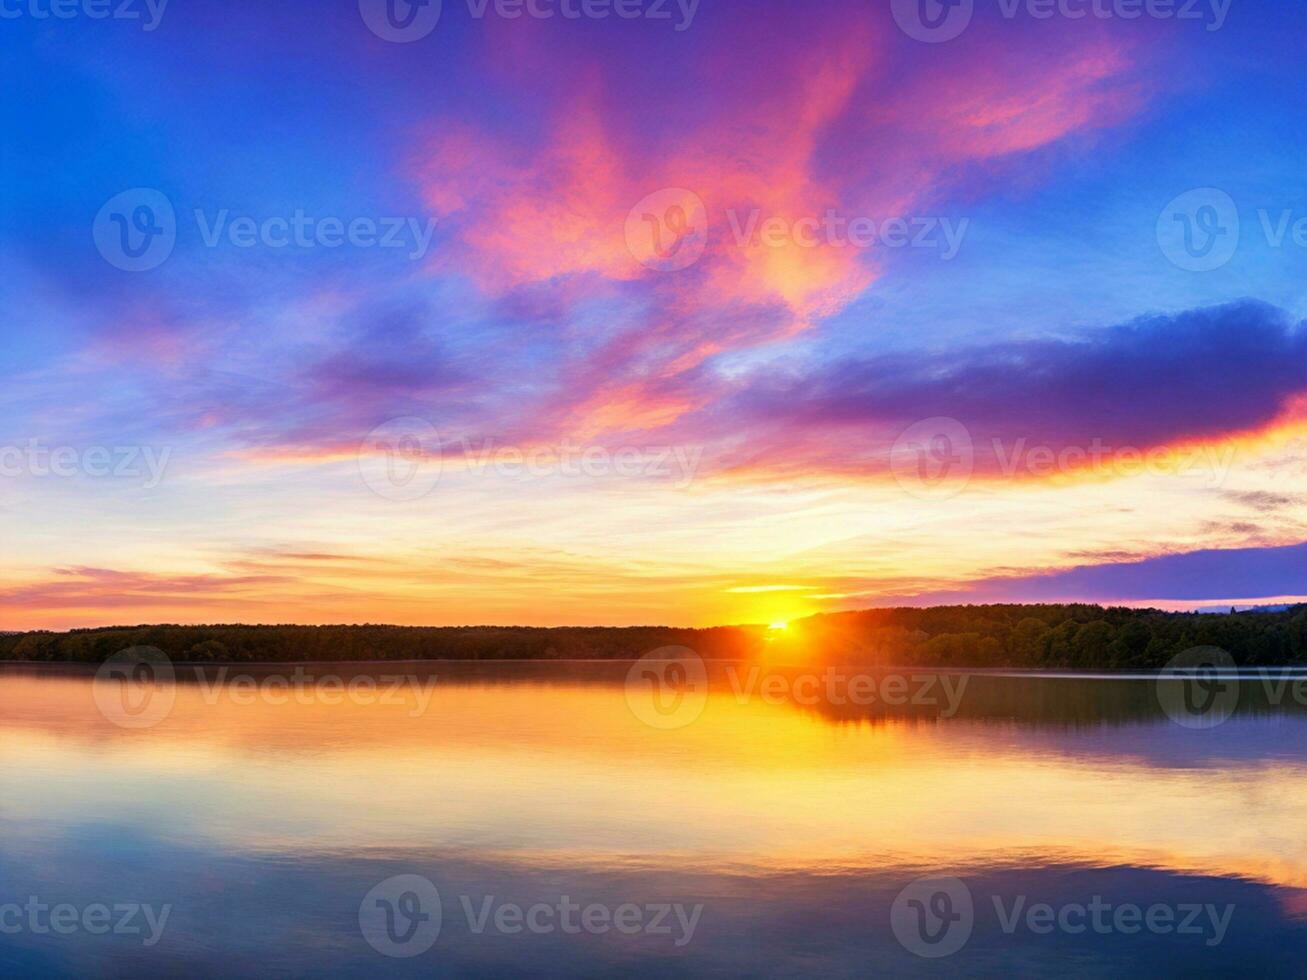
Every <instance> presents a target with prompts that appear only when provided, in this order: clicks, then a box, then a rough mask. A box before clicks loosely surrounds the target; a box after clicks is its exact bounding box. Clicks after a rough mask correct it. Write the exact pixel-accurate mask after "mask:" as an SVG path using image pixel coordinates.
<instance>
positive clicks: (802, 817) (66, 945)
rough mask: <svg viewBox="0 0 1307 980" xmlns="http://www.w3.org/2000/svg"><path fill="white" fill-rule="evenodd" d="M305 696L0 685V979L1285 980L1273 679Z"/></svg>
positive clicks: (1297, 775) (1291, 809) (828, 677)
mask: <svg viewBox="0 0 1307 980" xmlns="http://www.w3.org/2000/svg"><path fill="white" fill-rule="evenodd" d="M312 670H313V672H314V676H305V675H304V674H301V673H297V672H296V669H295V668H294V667H278V668H261V669H258V670H253V669H251V668H249V667H233V668H230V669H228V671H227V673H226V674H225V675H223V674H221V672H219V671H216V670H214V669H209V670H207V671H206V672H205V673H204V675H202V676H196V675H195V673H194V671H193V670H191V669H187V668H182V667H178V668H177V669H176V671H177V682H176V683H175V684H170V683H167V678H166V677H160V676H158V675H154V677H155V680H154V681H153V682H151V680H150V676H151V675H149V674H146V675H142V676H140V677H136V676H134V675H133V676H129V677H128V679H127V680H125V681H123V680H120V679H118V678H114V677H102V678H101V679H100V680H99V681H97V680H95V679H94V675H93V674H92V673H91V672H89V671H85V670H80V669H60V670H52V669H48V668H37V667H22V666H12V665H11V666H9V667H7V668H6V667H0V974H3V975H13V976H21V975H88V974H90V975H116V976H129V975H130V976H152V975H172V976H177V975H186V976H190V977H202V976H216V975H227V976H230V975H241V974H248V975H259V976H286V975H304V974H312V975H320V976H365V975H369V976H370V975H380V974H388V975H390V974H393V975H399V976H407V975H415V976H416V975H441V976H443V975H448V976H485V977H491V976H504V975H511V974H528V975H536V976H559V977H562V976H569V977H570V976H612V975H623V976H663V975H670V974H676V975H682V974H684V975H692V976H732V975H746V974H747V975H752V976H794V975H803V976H838V977H844V976H848V977H853V976H857V977H863V976H867V975H873V976H874V975H877V974H880V975H888V976H916V975H920V976H992V977H1000V976H1012V975H1019V974H1032V973H1039V974H1044V975H1076V976H1103V977H1108V976H1112V977H1120V976H1168V975H1169V976H1180V975H1185V976H1192V975H1249V976H1254V975H1256V976H1267V975H1272V976H1291V975H1297V976H1302V975H1303V974H1304V972H1305V971H1307V713H1304V712H1303V709H1302V707H1301V704H1300V702H1301V701H1302V700H1304V697H1303V696H1302V695H1303V694H1304V691H1303V688H1305V687H1307V684H1303V683H1301V680H1302V675H1280V674H1275V675H1271V676H1270V677H1265V678H1264V677H1261V676H1253V675H1247V676H1244V677H1243V678H1242V679H1240V680H1237V681H1235V680H1232V679H1231V678H1228V677H1226V678H1220V677H1218V678H1215V679H1214V682H1215V685H1214V684H1212V683H1209V684H1208V685H1207V686H1206V687H1204V686H1201V685H1198V686H1195V685H1194V684H1193V683H1191V682H1189V681H1177V680H1163V681H1158V680H1157V679H1155V678H1149V677H1131V678H1104V677H1071V676H1060V677H1048V678H1031V677H1023V676H1012V675H984V674H981V675H968V676H965V677H964V676H962V675H956V674H954V675H946V676H943V677H941V676H940V675H935V674H930V673H927V672H913V671H905V672H903V673H901V674H897V675H895V674H884V673H879V674H875V675H862V676H858V675H856V672H855V671H853V670H849V669H845V670H843V671H835V672H834V674H832V673H831V672H829V671H827V670H826V669H825V668H821V669H816V668H814V669H812V670H810V671H802V670H798V669H786V670H781V669H777V668H766V667H751V666H748V665H721V664H718V665H714V666H713V667H712V668H711V669H709V670H708V671H707V676H706V678H705V677H703V676H701V675H700V674H699V673H698V671H699V670H700V665H699V664H697V663H693V662H692V663H690V664H688V666H687V665H685V664H675V665H672V666H668V665H667V664H666V663H665V662H658V663H656V664H653V665H652V666H651V664H650V663H645V664H636V665H633V664H631V663H630V662H623V663H605V664H596V663H584V664H582V663H558V664H523V663H503V664H477V665H468V664H449V663H439V664H425V665H414V664H388V665H373V666H371V667H369V668H368V669H367V671H366V672H361V669H360V668H356V667H346V666H336V667H330V666H322V665H318V666H315V667H313V668H312ZM383 674H384V675H388V676H387V677H380V675H383ZM241 675H245V676H241ZM1210 680H1213V679H1209V681H1210ZM1191 688H1192V689H1191ZM1230 690H1233V692H1234V696H1233V698H1230V696H1229V691H1230ZM55 919H57V922H54V921H53V920H55Z"/></svg>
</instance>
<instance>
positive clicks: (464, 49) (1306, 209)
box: [0, 0, 1307, 629]
mask: <svg viewBox="0 0 1307 980" xmlns="http://www.w3.org/2000/svg"><path fill="white" fill-rule="evenodd" d="M0 21H3V23H0V45H2V46H3V49H4V57H3V59H0V61H2V63H3V67H0V71H2V72H3V79H4V88H5V91H6V93H7V95H8V97H7V98H5V99H4V100H0V125H2V126H3V132H4V139H3V142H2V144H0V152H3V157H2V158H0V188H2V190H0V270H2V271H3V275H2V276H0V315H2V317H3V319H2V320H0V339H2V340H3V343H2V344H0V378H2V379H3V385H2V386H0V629H33V628H69V627H82V626H95V625H106V624H118V623H145V622H185V623H204V622H259V623H269V622H271V623H278V622H300V623H336V622H390V623H403V624H430V625H456V624H475V623H502V624H510V623H511V624H530V625H563V624H580V625H587V624H595V625H609V624H669V625H693V626H703V625H712V624H721V623H742V622H764V623H766V622H775V621H779V620H788V619H790V618H794V617H798V616H803V615H808V614H812V613H818V612H826V611H835V610H841V609H851V608H862V607H871V606H887V605H919V604H927V603H936V602H949V603H952V602H998V601H1040V602H1045V601H1091V602H1101V603H1109V604H1126V605H1155V606H1161V607H1164V608H1201V607H1218V606H1220V607H1228V606H1229V605H1233V604H1238V605H1254V604H1259V603H1273V602H1282V601H1289V600H1292V599H1303V598H1305V597H1307V490H1304V486H1305V484H1304V476H1307V331H1305V330H1304V328H1303V326H1302V322H1303V317H1304V315H1305V312H1307V277H1304V275H1303V272H1304V270H1305V269H1307V134H1305V133H1304V127H1303V122H1302V121H1303V120H1304V119H1307V87H1305V86H1303V85H1302V84H1301V74H1302V69H1301V65H1300V57H1299V54H1298V52H1297V50H1296V49H1295V48H1294V47H1293V45H1291V44H1286V43H1285V39H1286V38H1291V37H1297V36H1302V35H1303V32H1304V30H1305V29H1307V9H1305V8H1304V7H1303V5H1302V4H1300V3H1296V2H1289V0H1262V2H1259V3H1256V4H1253V3H1247V2H1240V0H1197V2H1194V0H1177V2H1170V0H1056V2H1052V0H954V2H952V3H950V4H949V5H943V4H941V3H939V0H857V2H854V0H825V2H822V3H820V4H814V3H811V2H805V0H748V2H745V0H699V2H694V0H666V2H665V0H531V2H529V3H527V2H524V0H522V2H517V0H443V3H442V2H439V0H429V2H427V3H424V4H418V5H411V4H410V3H409V2H408V0H356V2H347V0H328V2H314V3H308V2H287V3H281V4H275V5H270V4H267V3H253V2H248V3H247V2H241V0H231V2H223V3H216V2H207V0H203V2H202V0H172V2H160V0H152V2H150V3H147V2H146V0H114V2H113V3H112V4H107V3H104V0H4V2H3V3H0Z"/></svg>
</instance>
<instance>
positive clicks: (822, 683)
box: [714, 665, 1307, 728]
mask: <svg viewBox="0 0 1307 980" xmlns="http://www.w3.org/2000/svg"><path fill="white" fill-rule="evenodd" d="M739 669H740V668H735V667H727V666H725V665H723V666H722V667H721V668H720V670H718V671H714V674H720V675H721V683H720V684H715V687H716V689H718V690H731V691H734V690H736V688H734V687H732V686H730V678H731V677H732V676H733V675H736V672H737V671H738V670H739ZM744 670H745V672H746V674H747V668H744ZM766 673H767V674H768V675H777V676H781V677H785V678H786V679H787V682H786V684H784V685H776V690H777V691H778V692H780V693H779V694H778V695H777V696H776V697H777V700H784V701H785V702H786V703H789V704H792V705H794V706H795V707H797V708H801V709H803V710H807V711H812V712H815V713H817V714H819V715H821V716H822V717H825V718H828V719H831V720H838V721H869V722H879V721H884V720H887V719H893V720H911V721H920V722H929V723H945V722H948V721H950V720H954V719H957V720H968V721H1010V722H1019V723H1021V724H1024V725H1047V726H1054V727H1085V726H1097V725H1135V724H1139V725H1147V724H1153V723H1163V722H1175V721H1177V719H1185V718H1187V717H1188V716H1189V715H1193V716H1194V724H1192V726H1191V727H1194V728H1210V727H1214V725H1216V724H1219V723H1220V722H1223V721H1225V720H1227V719H1228V718H1231V717H1240V716H1243V717H1267V716H1273V715H1292V716H1294V717H1297V718H1307V674H1304V673H1301V672H1292V671H1284V670H1275V669H1266V670H1264V671H1242V672H1239V673H1220V674H1213V675H1211V676H1205V675H1201V674H1198V673H1195V674H1193V675H1192V676H1186V675H1183V674H1176V675H1167V674H1160V673H1151V674H1130V675H1118V676H1107V675H1102V674H1083V675H1077V674H1069V673H1057V674H1038V673H1027V674H1014V673H1011V672H986V671H969V672H963V671H958V672H947V671H933V670H927V669H925V668H919V669H913V668H904V669H903V670H901V671H889V670H881V671H874V672H860V671H859V668H857V667H856V666H845V667H837V666H828V667H824V668H819V669H817V670H812V669H809V668H802V667H786V668H767V670H766ZM801 678H814V679H815V681H816V682H815V683H814V682H809V683H808V684H806V685H804V684H802V683H801V681H800V679H801ZM764 683H765V681H759V682H758V683H757V684H756V688H757V689H760V688H761V687H762V685H763V684H764ZM1209 713H1211V714H1212V717H1211V720H1210V722H1208V723H1207V724H1203V723H1202V721H1203V718H1204V717H1205V716H1206V715H1207V714H1209Z"/></svg>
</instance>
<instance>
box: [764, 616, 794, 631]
mask: <svg viewBox="0 0 1307 980" xmlns="http://www.w3.org/2000/svg"><path fill="white" fill-rule="evenodd" d="M767 628H768V629H769V630H775V631H776V632H778V633H779V632H782V631H784V630H787V629H789V628H790V624H789V622H788V621H787V620H784V619H778V620H776V621H775V622H774V623H768V624H767Z"/></svg>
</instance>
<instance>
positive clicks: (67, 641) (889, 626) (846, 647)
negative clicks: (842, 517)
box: [0, 604, 1307, 669]
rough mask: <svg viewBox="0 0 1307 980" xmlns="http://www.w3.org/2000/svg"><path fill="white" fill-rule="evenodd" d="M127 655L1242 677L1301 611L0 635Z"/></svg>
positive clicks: (1274, 660)
mask: <svg viewBox="0 0 1307 980" xmlns="http://www.w3.org/2000/svg"><path fill="white" fill-rule="evenodd" d="M133 646H151V647H157V648H159V649H161V650H163V651H164V652H165V653H167V654H168V655H169V656H170V657H172V658H173V659H174V660H178V661H194V662H200V663H275V662H326V661H374V660H375V661H386V660H620V659H628V658H635V657H639V656H642V655H644V654H646V653H648V652H650V651H652V650H655V649H658V648H661V647H670V646H681V647H688V648H689V649H691V650H693V651H695V652H696V653H698V654H699V655H700V656H702V657H705V658H708V659H748V658H751V657H755V656H760V655H761V656H766V657H769V658H772V659H776V660H788V661H792V662H799V663H811V662H828V663H862V664H881V665H902V666H932V667H935V666H938V667H1023V668H1079V669H1085V668H1097V669H1146V668H1158V667H1162V666H1164V665H1165V664H1166V663H1167V662H1168V661H1169V660H1170V659H1171V658H1172V657H1174V656H1175V655H1176V654H1178V653H1181V652H1183V651H1184V650H1187V649H1189V648H1191V647H1198V646H1214V647H1220V648H1221V649H1223V650H1225V651H1227V652H1228V653H1229V654H1230V655H1231V656H1232V657H1233V658H1234V660H1235V662H1236V663H1239V664H1246V665H1249V666H1259V665H1279V664H1296V663H1303V662H1305V661H1307V605H1298V606H1294V607H1292V608H1289V609H1286V610H1282V611H1251V612H1233V611H1231V612H1230V613H1229V614H1218V615H1214V614H1206V613H1205V614H1198V613H1170V612H1163V611H1161V610H1157V609H1128V608H1120V607H1117V608H1104V607H1102V606H1095V605H1086V604H1064V605H1059V604H1045V605H985V606H938V607H932V608H924V609H916V608H896V609H872V610H864V611H860V612H844V613H827V614H822V615H817V616H812V617H809V618H807V619H803V620H799V621H797V622H795V623H794V624H792V625H791V627H790V628H789V629H788V630H785V631H784V632H778V631H772V630H768V629H766V628H765V627H761V626H724V627H715V628H712V629H675V628H669V627H660V626H640V627H625V628H615V627H584V628H582V627H560V628H533V627H486V626H476V627H472V626H469V627H413V626H381V625H372V624H362V625H351V626H290V625H287V626H242V625H211V626H175V625H162V626H132V627H107V628H101V629H80V630H71V631H68V632H64V633H56V632H44V631H42V632H29V633H18V634H0V660H33V661H66V662H76V663H100V662H102V661H104V660H105V659H106V658H108V657H110V656H112V655H113V654H115V653H117V652H118V651H120V650H124V649H126V648H128V647H133Z"/></svg>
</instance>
